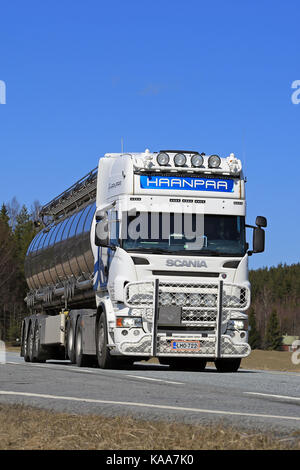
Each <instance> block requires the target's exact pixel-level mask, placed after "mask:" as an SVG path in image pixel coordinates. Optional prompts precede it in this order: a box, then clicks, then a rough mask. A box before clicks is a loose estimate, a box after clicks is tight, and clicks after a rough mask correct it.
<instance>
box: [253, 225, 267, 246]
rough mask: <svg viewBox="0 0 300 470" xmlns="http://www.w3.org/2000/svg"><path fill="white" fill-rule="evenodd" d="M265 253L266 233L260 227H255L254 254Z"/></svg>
mask: <svg viewBox="0 0 300 470" xmlns="http://www.w3.org/2000/svg"><path fill="white" fill-rule="evenodd" d="M263 218H264V217H263ZM263 251H265V231H264V230H263V229H262V228H260V227H255V229H254V230H253V253H262V252H263Z"/></svg>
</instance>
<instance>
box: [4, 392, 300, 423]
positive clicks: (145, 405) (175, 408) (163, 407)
mask: <svg viewBox="0 0 300 470" xmlns="http://www.w3.org/2000/svg"><path fill="white" fill-rule="evenodd" d="M0 395H10V396H21V397H31V398H46V399H48V400H49V399H50V400H66V401H76V402H84V403H95V404H102V405H122V406H135V407H140V408H155V409H160V410H173V411H185V412H187V411H188V412H192V413H206V414H216V415H227V416H247V417H250V418H270V419H286V420H293V421H300V417H296V416H279V415H266V414H259V413H243V412H238V411H221V410H207V409H201V408H186V407H183V406H171V405H154V404H151V403H135V402H127V401H113V400H97V399H94V398H77V397H67V396H60V395H46V394H42V393H27V392H13V391H5V390H0Z"/></svg>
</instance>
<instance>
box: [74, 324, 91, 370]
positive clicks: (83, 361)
mask: <svg viewBox="0 0 300 470" xmlns="http://www.w3.org/2000/svg"><path fill="white" fill-rule="evenodd" d="M75 362H76V364H77V366H78V367H87V366H89V365H90V364H91V361H90V356H88V355H86V354H83V346H82V326H81V321H80V318H79V319H78V322H77V324H76V335H75Z"/></svg>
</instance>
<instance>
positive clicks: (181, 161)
mask: <svg viewBox="0 0 300 470" xmlns="http://www.w3.org/2000/svg"><path fill="white" fill-rule="evenodd" d="M174 163H175V165H176V166H184V165H185V163H186V156H185V155H184V154H183V153H176V155H175V157H174Z"/></svg>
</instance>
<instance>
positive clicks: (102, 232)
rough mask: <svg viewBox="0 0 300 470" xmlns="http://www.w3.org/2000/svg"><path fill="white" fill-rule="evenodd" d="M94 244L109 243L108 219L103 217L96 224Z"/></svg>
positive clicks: (102, 244)
mask: <svg viewBox="0 0 300 470" xmlns="http://www.w3.org/2000/svg"><path fill="white" fill-rule="evenodd" d="M95 245H96V246H108V245H109V232H108V221H107V219H105V218H103V219H102V220H100V222H98V223H97V224H96V229H95Z"/></svg>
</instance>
